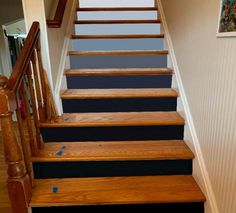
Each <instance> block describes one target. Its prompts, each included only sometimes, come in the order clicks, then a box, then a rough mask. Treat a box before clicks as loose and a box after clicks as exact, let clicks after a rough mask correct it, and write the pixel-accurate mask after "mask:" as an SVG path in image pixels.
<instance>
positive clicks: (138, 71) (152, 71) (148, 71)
mask: <svg viewBox="0 0 236 213" xmlns="http://www.w3.org/2000/svg"><path fill="white" fill-rule="evenodd" d="M172 74H173V71H172V70H171V69H168V68H132V69H127V68H125V69H71V70H66V71H65V75H67V76H85V75H94V76H114V75H172Z"/></svg>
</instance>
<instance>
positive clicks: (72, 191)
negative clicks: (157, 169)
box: [29, 175, 206, 207]
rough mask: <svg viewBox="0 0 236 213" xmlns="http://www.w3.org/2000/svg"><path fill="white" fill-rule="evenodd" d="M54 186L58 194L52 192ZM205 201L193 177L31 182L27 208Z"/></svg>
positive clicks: (74, 179)
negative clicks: (31, 190)
mask: <svg viewBox="0 0 236 213" xmlns="http://www.w3.org/2000/svg"><path fill="white" fill-rule="evenodd" d="M55 186H57V187H58V190H59V193H53V192H52V189H53V187H55ZM167 186H168V187H167ZM124 194H125V195H126V196H124ZM137 195H139V196H137ZM72 197H73V199H72ZM85 198H86V199H85ZM205 201H206V197H205V196H204V194H203V193H202V191H201V189H200V187H199V186H198V184H197V183H196V181H195V180H194V178H193V176H192V175H173V176H138V177H137V176H130V177H105V178H104V177H102V178H68V179H42V180H34V188H33V193H32V197H31V201H30V204H29V205H30V206H31V207H41V206H44V207H47V206H48V207H50V206H58V207H59V206H82V205H101V204H102V205H111V204H112V205H116V204H121V205H124V204H158V203H197V202H198V203H199V202H205Z"/></svg>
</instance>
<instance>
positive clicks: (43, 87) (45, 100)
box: [35, 39, 48, 119]
mask: <svg viewBox="0 0 236 213" xmlns="http://www.w3.org/2000/svg"><path fill="white" fill-rule="evenodd" d="M35 48H36V52H37V58H38V66H39V75H40V81H41V89H42V95H43V103H44V109H45V114H46V115H45V116H46V119H47V118H48V113H47V111H48V109H47V106H46V103H47V94H46V82H45V76H44V75H45V73H44V69H43V61H42V55H41V45H40V40H39V39H38V41H37V43H36V46H35Z"/></svg>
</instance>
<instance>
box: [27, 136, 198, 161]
mask: <svg viewBox="0 0 236 213" xmlns="http://www.w3.org/2000/svg"><path fill="white" fill-rule="evenodd" d="M62 147H63V150H62V153H61V154H60V155H57V153H58V151H61V149H62ZM172 147H173V148H172ZM68 150H69V151H68ZM70 150H73V151H72V152H71V151H70ZM155 150H156V152H155ZM164 150H165V151H164ZM166 150H167V151H166ZM76 151H77V152H76ZM193 158H194V154H193V152H192V151H191V150H190V148H189V147H188V146H187V145H186V144H185V142H184V141H183V140H148V141H109V142H108V141H105V142H103V141H98V142H95V141H91V142H51V143H48V144H45V145H44V147H43V149H42V150H39V153H38V155H36V156H33V157H31V161H32V162H91V161H140V160H141V161H150V160H192V159H193Z"/></svg>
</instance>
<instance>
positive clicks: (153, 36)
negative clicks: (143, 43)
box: [71, 34, 164, 39]
mask: <svg viewBox="0 0 236 213" xmlns="http://www.w3.org/2000/svg"><path fill="white" fill-rule="evenodd" d="M71 38H72V39H144V38H164V34H132V35H131V34H126V35H119V34H117V35H72V36H71Z"/></svg>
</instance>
